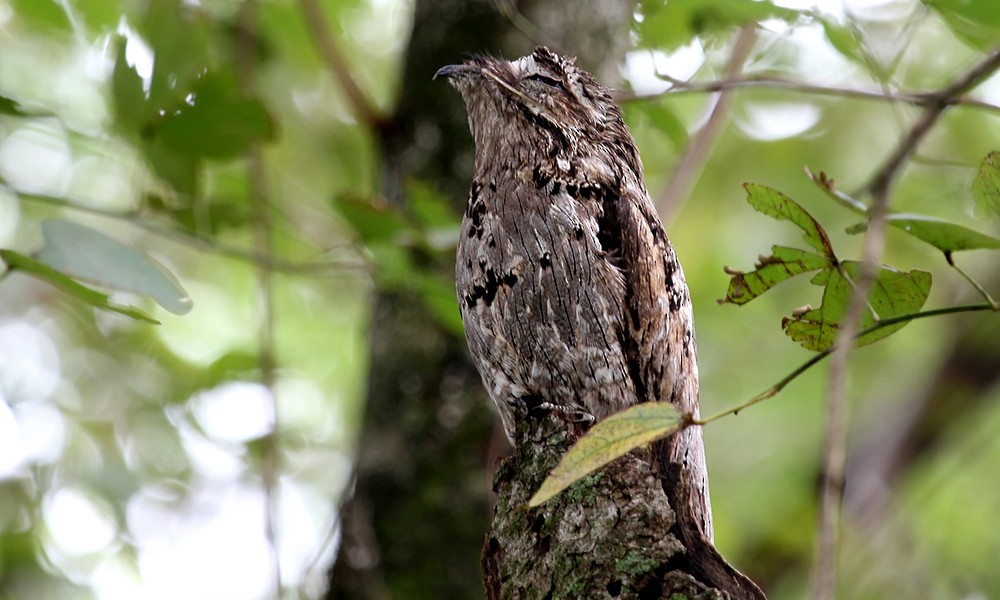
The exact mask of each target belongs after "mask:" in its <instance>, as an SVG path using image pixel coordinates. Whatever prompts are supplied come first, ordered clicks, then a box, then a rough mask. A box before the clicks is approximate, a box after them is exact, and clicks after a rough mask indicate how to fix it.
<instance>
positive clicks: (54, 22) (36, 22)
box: [7, 0, 70, 30]
mask: <svg viewBox="0 0 1000 600" xmlns="http://www.w3.org/2000/svg"><path fill="white" fill-rule="evenodd" d="M7 1H8V3H9V5H10V9H12V10H13V13H14V15H15V16H16V17H17V18H18V19H19V20H23V21H25V22H27V23H28V24H30V25H31V26H33V27H43V28H47V29H64V30H68V29H70V22H69V17H67V16H66V11H65V10H63V7H62V4H61V3H60V2H57V1H56V0H7Z"/></svg>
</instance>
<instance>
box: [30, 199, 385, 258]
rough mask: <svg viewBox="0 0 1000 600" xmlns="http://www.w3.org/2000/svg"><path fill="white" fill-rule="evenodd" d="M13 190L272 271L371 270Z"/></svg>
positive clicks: (135, 214)
mask: <svg viewBox="0 0 1000 600" xmlns="http://www.w3.org/2000/svg"><path fill="white" fill-rule="evenodd" d="M13 191H14V193H15V194H16V195H17V197H18V199H20V200H23V201H28V202H37V203H39V204H48V205H50V206H56V207H59V208H64V209H68V210H75V211H80V212H84V213H87V214H91V215H97V216H100V217H105V218H108V219H114V220H116V221H122V222H125V223H129V224H130V225H132V226H134V227H138V228H139V229H142V230H143V231H146V232H148V233H151V234H153V235H156V236H159V237H162V238H165V239H169V240H173V241H175V242H177V243H180V244H184V245H186V246H189V247H193V248H196V249H198V250H202V251H205V252H210V253H212V254H218V255H219V256H225V257H226V258H232V259H235V260H239V261H242V262H246V263H250V264H253V265H255V266H258V267H259V266H266V267H268V268H270V269H271V270H273V271H277V272H281V273H286V274H300V275H309V274H316V273H321V272H323V271H332V270H354V271H361V272H367V271H370V270H371V269H370V267H369V266H368V265H366V264H364V263H363V262H347V261H334V260H326V261H321V260H311V261H303V262H299V261H289V260H283V259H280V258H275V257H274V256H268V255H265V254H264V253H263V252H260V251H250V250H246V249H243V248H237V247H236V246H230V245H227V244H222V243H219V242H218V241H216V240H213V239H210V238H207V237H204V236H201V235H196V234H192V233H188V232H186V231H183V230H180V229H174V228H172V227H164V226H162V225H158V224H156V223H153V222H151V221H148V220H146V219H144V215H143V213H141V212H139V211H120V210H109V209H106V208H100V207H97V206H87V205H86V204H78V203H76V202H72V201H70V200H66V199H64V198H56V197H54V196H45V195H42V194H29V193H25V192H19V191H16V190H13ZM345 247H346V246H345ZM336 249H337V248H330V249H328V250H336ZM359 260H361V259H359Z"/></svg>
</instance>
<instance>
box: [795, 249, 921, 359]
mask: <svg viewBox="0 0 1000 600" xmlns="http://www.w3.org/2000/svg"><path fill="white" fill-rule="evenodd" d="M845 274H846V277H845ZM860 274H861V263H858V262H854V261H846V262H844V263H843V264H841V266H840V269H828V270H827V271H824V275H825V279H819V280H816V279H814V282H816V283H822V284H824V285H825V287H824V289H823V304H822V305H821V306H820V307H819V308H813V309H809V310H807V311H805V312H803V313H801V314H797V315H794V316H792V317H786V318H784V319H783V320H782V323H781V327H782V328H783V329H784V330H785V334H787V335H788V337H790V338H792V339H793V340H795V341H796V342H798V343H799V344H801V345H802V346H803V347H804V348H806V349H807V350H813V351H816V352H821V351H824V350H828V349H829V348H831V347H833V344H834V343H835V342H836V341H837V336H838V335H839V333H840V325H841V322H842V321H843V318H844V314H845V313H846V311H847V306H848V304H849V303H850V301H851V297H852V296H853V294H854V284H853V282H854V281H857V279H858V277H859V276H860ZM930 289H931V274H930V273H927V272H926V271H917V270H914V271H910V272H908V273H904V272H900V271H896V270H895V269H891V268H889V267H885V266H883V267H881V268H880V269H879V271H878V273H877V274H876V276H875V281H874V283H873V285H872V290H871V292H870V293H869V295H868V304H869V306H870V308H871V310H866V311H865V312H864V313H863V317H862V319H861V323H860V326H859V329H862V330H863V329H867V328H868V327H871V326H872V325H875V324H876V323H877V321H876V316H875V315H877V318H878V319H888V318H892V317H898V316H900V315H904V314H908V313H913V312H917V311H919V310H920V308H921V307H922V306H923V305H924V302H926V301H927V296H928V294H930ZM872 311H874V313H875V314H874V315H873V314H872ZM905 325H906V323H899V324H896V325H892V326H890V327H884V328H882V329H879V330H876V331H873V332H871V333H869V334H867V335H865V336H862V337H860V338H858V340H857V341H856V344H857V345H858V346H864V345H866V344H871V343H872V342H876V341H878V340H880V339H882V338H885V337H887V336H889V335H891V334H892V333H894V332H896V331H898V330H899V329H901V328H902V327H904V326H905Z"/></svg>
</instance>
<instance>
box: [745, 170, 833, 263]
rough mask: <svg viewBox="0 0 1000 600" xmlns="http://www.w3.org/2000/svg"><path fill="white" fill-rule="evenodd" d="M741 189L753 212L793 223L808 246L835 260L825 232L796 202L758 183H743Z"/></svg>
mask: <svg viewBox="0 0 1000 600" xmlns="http://www.w3.org/2000/svg"><path fill="white" fill-rule="evenodd" d="M743 189H745V190H746V191H747V202H749V203H750V206H753V207H754V210H756V211H758V212H761V213H764V214H765V215H767V216H769V217H773V218H775V219H779V220H788V221H791V222H792V223H795V225H797V226H798V228H799V229H801V230H802V231H803V237H804V238H805V240H806V242H807V243H808V244H809V245H810V246H812V247H813V248H815V249H817V250H819V251H820V252H821V253H822V254H823V256H826V257H828V258H829V259H830V260H836V256H835V255H834V254H833V247H832V246H831V245H830V238H829V237H827V235H826V231H824V230H823V227H821V226H820V224H819V222H817V221H816V219H814V218H813V217H812V215H810V214H809V213H808V212H806V210H805V209H804V208H802V207H801V206H799V204H798V203H797V202H795V201H794V200H792V199H791V198H789V197H788V196H786V195H784V194H782V193H781V192H779V191H778V190H776V189H774V188H770V187H767V186H766V185H760V184H758V183H744V184H743Z"/></svg>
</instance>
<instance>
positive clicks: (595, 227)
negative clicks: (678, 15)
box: [435, 47, 712, 540]
mask: <svg viewBox="0 0 1000 600" xmlns="http://www.w3.org/2000/svg"><path fill="white" fill-rule="evenodd" d="M435 76H436V77H447V78H448V79H449V80H450V82H451V83H452V85H453V86H454V87H455V88H456V89H457V90H458V91H459V92H460V93H461V95H462V98H463V100H464V102H465V106H466V109H467V111H468V115H469V125H470V128H471V130H472V135H473V137H474V138H475V145H476V153H475V174H474V176H473V181H472V189H471V191H470V193H469V199H468V206H467V208H466V212H465V218H464V219H463V222H462V229H461V239H460V241H459V244H458V259H457V267H456V281H457V283H456V285H457V292H458V298H459V304H460V305H461V312H462V322H463V323H464V326H465V333H466V337H467V340H468V343H469V349H470V351H471V353H472V356H473V358H474V359H475V362H476V365H477V367H478V369H479V372H480V374H481V375H482V378H483V382H484V384H485V385H486V388H487V390H488V391H489V394H490V396H491V397H492V398H493V401H494V402H495V403H496V406H497V408H498V409H499V411H500V416H501V418H502V419H503V424H504V428H505V429H506V431H507V435H508V436H509V437H511V438H512V439H513V436H514V435H515V434H516V430H517V427H516V425H517V423H516V419H518V418H523V415H525V414H527V411H526V410H525V407H527V408H528V409H531V408H532V407H538V406H543V407H547V408H550V409H555V410H560V411H564V412H565V413H566V414H567V415H570V416H571V417H572V418H574V419H578V420H580V419H582V420H590V418H591V417H592V419H596V420H600V419H603V418H604V417H606V416H608V415H610V414H612V413H614V412H617V411H619V410H622V409H624V408H627V407H629V406H632V405H634V404H637V403H640V402H652V401H663V402H670V403H671V404H673V405H675V406H677V408H679V409H680V410H681V411H682V412H685V413H693V414H694V415H695V416H697V414H698V367H697V359H696V355H695V354H696V349H695V339H694V324H693V317H692V311H691V300H690V295H689V293H688V287H687V283H686V282H685V280H684V274H683V272H682V270H681V266H680V264H679V263H678V261H677V257H676V256H675V254H674V249H673V247H672V246H671V244H670V241H669V240H668V239H667V236H666V234H665V233H664V230H663V226H662V224H661V223H660V219H659V217H658V216H657V214H656V211H655V209H654V207H653V204H652V202H651V201H650V199H649V194H648V193H647V192H646V187H645V184H644V182H643V172H642V163H641V162H640V160H639V153H638V150H637V149H636V146H635V142H634V141H633V139H632V136H631V134H630V133H629V131H628V128H627V127H626V125H625V122H624V121H623V120H622V113H621V110H620V109H619V108H618V106H616V105H615V103H614V100H613V99H612V97H611V94H610V92H609V90H608V89H607V88H605V87H604V86H603V85H601V84H600V83H598V82H597V81H596V80H595V79H594V77H593V76H592V75H590V74H589V73H587V72H585V71H583V70H581V69H579V68H577V67H576V66H575V64H574V60H573V59H571V58H567V57H564V56H561V55H559V54H556V53H554V52H552V51H550V50H548V49H547V48H544V47H539V48H537V49H535V51H534V52H533V53H532V54H531V55H529V56H525V57H524V58H521V59H519V60H516V61H512V62H508V61H506V60H502V59H497V58H493V57H489V56H479V57H476V58H473V59H471V60H469V61H468V62H465V63H463V64H460V65H451V66H447V67H444V68H442V69H441V70H439V71H438V72H437V74H436V75H435ZM661 453H662V454H663V455H664V456H663V457H662V458H661V459H660V460H662V461H663V463H664V464H665V465H667V466H668V469H667V470H669V466H670V465H673V467H674V469H675V470H677V469H683V473H684V475H683V476H681V477H686V478H692V477H693V478H694V479H695V481H694V482H689V487H690V488H691V489H690V491H689V493H687V494H686V495H685V498H686V501H685V502H684V503H685V504H687V505H688V506H689V507H690V508H689V509H687V510H685V511H684V512H687V513H689V515H690V518H691V519H692V520H694V521H695V522H696V523H697V526H698V528H699V529H700V530H701V532H702V534H703V535H704V536H705V537H706V538H707V539H709V540H711V538H712V524H711V510H710V508H709V503H708V483H707V479H706V475H705V473H706V470H705V459H704V449H703V446H702V438H701V431H700V429H699V428H697V427H689V428H687V429H685V430H683V431H682V432H680V433H678V434H676V435H675V436H673V437H672V438H671V439H668V440H667V442H666V443H665V444H664V445H662V447H661ZM677 476H678V475H676V473H675V475H674V477H677ZM677 508H678V507H675V510H677Z"/></svg>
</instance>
